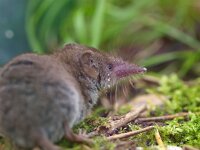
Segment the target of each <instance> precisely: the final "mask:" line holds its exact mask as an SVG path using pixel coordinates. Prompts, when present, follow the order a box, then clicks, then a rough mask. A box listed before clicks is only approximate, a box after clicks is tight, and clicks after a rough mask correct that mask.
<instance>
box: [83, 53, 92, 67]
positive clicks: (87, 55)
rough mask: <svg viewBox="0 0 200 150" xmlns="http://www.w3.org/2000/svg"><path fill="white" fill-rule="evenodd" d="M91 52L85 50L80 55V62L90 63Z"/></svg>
mask: <svg viewBox="0 0 200 150" xmlns="http://www.w3.org/2000/svg"><path fill="white" fill-rule="evenodd" d="M92 55H93V52H92V51H89V50H88V51H86V52H84V53H83V54H82V56H81V62H82V64H88V65H89V64H91V63H92V62H93V57H92Z"/></svg>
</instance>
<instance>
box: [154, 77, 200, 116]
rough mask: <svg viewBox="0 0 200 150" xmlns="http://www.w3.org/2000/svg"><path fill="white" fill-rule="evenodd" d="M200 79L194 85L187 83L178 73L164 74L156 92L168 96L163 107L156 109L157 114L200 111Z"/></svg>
mask: <svg viewBox="0 0 200 150" xmlns="http://www.w3.org/2000/svg"><path fill="white" fill-rule="evenodd" d="M199 85H200V81H199V80H198V79H197V80H196V83H195V84H194V85H192V86H189V85H186V84H184V83H183V81H181V80H180V79H179V78H178V77H177V75H175V74H172V75H171V76H163V77H162V78H161V81H160V86H159V87H158V88H157V90H156V92H157V93H160V94H162V95H164V96H166V97H167V98H168V101H166V104H165V105H164V106H163V107H162V108H160V109H159V108H158V109H157V110H156V113H157V115H163V114H173V113H178V112H189V111H191V112H198V111H200V86H199Z"/></svg>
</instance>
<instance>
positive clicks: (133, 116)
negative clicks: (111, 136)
mask: <svg viewBox="0 0 200 150" xmlns="http://www.w3.org/2000/svg"><path fill="white" fill-rule="evenodd" d="M145 109H146V105H143V106H141V107H139V108H138V109H137V110H135V111H131V112H129V113H127V114H126V115H124V116H123V117H121V118H120V119H119V120H115V121H111V122H110V124H111V128H110V130H109V131H108V132H109V133H112V132H113V131H114V130H115V129H117V128H120V127H122V126H124V125H126V124H128V123H129V122H131V121H133V120H134V119H136V118H137V117H138V116H139V115H140V113H142V112H143V111H144V110H145Z"/></svg>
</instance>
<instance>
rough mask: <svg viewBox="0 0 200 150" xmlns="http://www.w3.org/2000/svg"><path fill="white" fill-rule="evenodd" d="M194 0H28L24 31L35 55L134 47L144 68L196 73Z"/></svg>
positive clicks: (198, 48)
mask: <svg viewBox="0 0 200 150" xmlns="http://www.w3.org/2000/svg"><path fill="white" fill-rule="evenodd" d="M199 8H200V2H199V1H198V0H176V1H174V0H152V1H149V0H124V1H121V0H108V1H105V0H95V1H93V0H59V1H53V0H43V1H41V0H30V1H29V4H28V8H27V13H26V14H27V16H26V30H27V34H28V39H29V42H30V44H31V46H32V48H33V50H34V51H35V52H38V53H43V52H45V50H51V49H54V48H56V47H59V46H60V45H63V44H64V43H69V42H77V43H81V44H85V45H90V46H93V47H96V48H102V49H110V50H111V49H113V48H114V49H121V50H122V51H123V52H122V53H125V55H131V53H129V52H126V49H127V48H129V49H131V51H134V49H138V52H137V53H136V54H135V53H134V55H133V56H132V55H131V56H132V57H131V58H132V60H133V59H134V60H140V61H139V63H140V64H142V65H145V66H147V67H152V66H157V65H162V64H163V63H166V62H170V63H168V64H167V65H165V66H164V67H161V70H164V72H171V71H176V72H178V73H179V75H180V76H182V77H184V76H185V75H186V74H188V73H191V72H192V73H193V74H195V75H199V74H200V72H199V71H198V70H199V69H198V66H199V65H200V63H199V62H200V42H199V41H198V38H199V37H200V33H199V32H200V26H199V19H200V17H199V16H200V11H199Z"/></svg>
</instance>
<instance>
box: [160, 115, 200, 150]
mask: <svg viewBox="0 0 200 150" xmlns="http://www.w3.org/2000/svg"><path fill="white" fill-rule="evenodd" d="M159 131H160V134H161V136H162V138H163V141H164V142H165V143H166V144H170V145H179V146H181V145H184V144H187V145H192V146H195V147H198V148H200V116H199V115H195V114H191V115H190V120H189V121H187V122H186V121H185V122H180V120H178V119H175V120H173V121H169V122H167V125H166V126H164V127H159Z"/></svg>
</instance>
